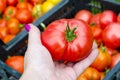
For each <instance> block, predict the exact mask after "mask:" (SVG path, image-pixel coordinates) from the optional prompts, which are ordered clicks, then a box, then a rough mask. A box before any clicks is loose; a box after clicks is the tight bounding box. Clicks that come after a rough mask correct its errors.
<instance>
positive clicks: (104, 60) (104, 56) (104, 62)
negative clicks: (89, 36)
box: [91, 47, 111, 71]
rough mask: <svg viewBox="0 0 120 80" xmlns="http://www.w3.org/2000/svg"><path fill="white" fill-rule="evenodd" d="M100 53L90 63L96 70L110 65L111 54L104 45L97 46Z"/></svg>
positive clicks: (101, 69) (102, 69)
mask: <svg viewBox="0 0 120 80" xmlns="http://www.w3.org/2000/svg"><path fill="white" fill-rule="evenodd" d="M99 51H100V54H99V55H98V57H97V58H96V60H95V61H94V62H93V63H92V64H91V67H93V68H96V69H97V70H98V71H104V70H105V68H108V67H110V65H111V56H110V54H108V52H107V49H106V48H105V47H100V48H99Z"/></svg>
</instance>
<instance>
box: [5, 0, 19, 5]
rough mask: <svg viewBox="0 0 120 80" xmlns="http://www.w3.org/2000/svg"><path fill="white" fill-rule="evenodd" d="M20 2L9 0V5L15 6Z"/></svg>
mask: <svg viewBox="0 0 120 80" xmlns="http://www.w3.org/2000/svg"><path fill="white" fill-rule="evenodd" d="M17 3H18V0H7V5H9V6H15V5H16V4H17Z"/></svg>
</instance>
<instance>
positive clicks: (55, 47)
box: [41, 19, 93, 62]
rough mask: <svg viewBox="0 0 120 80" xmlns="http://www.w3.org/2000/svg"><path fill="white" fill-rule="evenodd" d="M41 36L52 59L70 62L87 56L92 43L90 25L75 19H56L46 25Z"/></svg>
mask: <svg viewBox="0 0 120 80" xmlns="http://www.w3.org/2000/svg"><path fill="white" fill-rule="evenodd" d="M68 26H69V27H68ZM41 37H42V43H43V45H44V46H45V47H46V48H47V49H48V50H49V51H50V53H51V55H52V57H53V60H63V61H70V62H75V61H79V60H82V59H84V58H85V57H87V56H88V55H89V54H90V53H89V51H90V50H91V48H92V43H93V36H92V31H91V29H90V27H89V26H88V25H87V23H85V22H84V21H82V20H77V19H60V20H56V21H54V22H52V23H51V24H49V25H48V27H47V28H46V30H45V31H44V32H43V33H42V36H41Z"/></svg>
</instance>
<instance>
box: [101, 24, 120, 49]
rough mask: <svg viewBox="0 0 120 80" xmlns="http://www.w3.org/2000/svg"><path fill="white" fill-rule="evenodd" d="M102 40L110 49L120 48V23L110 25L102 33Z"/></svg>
mask: <svg viewBox="0 0 120 80" xmlns="http://www.w3.org/2000/svg"><path fill="white" fill-rule="evenodd" d="M102 39H103V42H104V43H105V45H106V46H107V47H108V48H112V49H117V48H119V47H120V23H111V24H109V25H108V26H107V27H106V28H105V29H104V30H103V33H102Z"/></svg>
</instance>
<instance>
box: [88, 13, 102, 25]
mask: <svg viewBox="0 0 120 80" xmlns="http://www.w3.org/2000/svg"><path fill="white" fill-rule="evenodd" d="M100 16H101V13H98V14H95V15H93V17H92V18H91V20H90V24H95V25H98V26H100Z"/></svg>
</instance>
